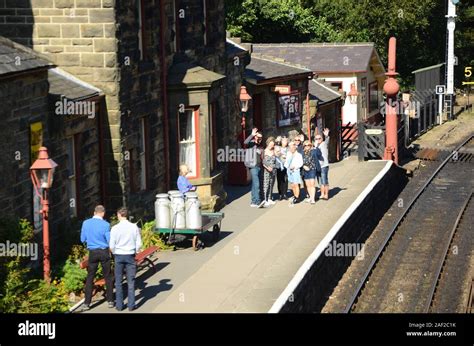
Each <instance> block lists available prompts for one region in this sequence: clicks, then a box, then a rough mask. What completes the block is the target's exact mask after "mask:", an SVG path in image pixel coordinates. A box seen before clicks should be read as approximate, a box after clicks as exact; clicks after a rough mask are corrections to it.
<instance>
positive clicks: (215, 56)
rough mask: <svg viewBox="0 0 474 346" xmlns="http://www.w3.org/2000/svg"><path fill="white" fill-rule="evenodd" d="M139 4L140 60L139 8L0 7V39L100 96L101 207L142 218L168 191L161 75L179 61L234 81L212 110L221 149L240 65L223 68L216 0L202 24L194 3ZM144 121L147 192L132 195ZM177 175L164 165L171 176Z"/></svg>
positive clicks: (79, 0) (72, 2)
mask: <svg viewBox="0 0 474 346" xmlns="http://www.w3.org/2000/svg"><path fill="white" fill-rule="evenodd" d="M141 3H142V5H143V6H144V9H143V20H142V23H143V26H144V28H145V31H144V34H143V35H142V38H141V39H142V42H144V45H145V48H146V54H144V58H143V59H141V58H140V50H139V35H140V30H139V8H138V1H137V0H120V1H118V0H1V1H0V35H2V36H5V37H8V38H10V39H12V40H14V41H17V42H20V43H23V44H26V45H27V46H30V47H32V48H33V49H35V50H37V51H39V52H41V53H44V54H45V55H46V56H47V57H48V58H49V59H50V60H51V61H52V62H54V63H55V64H57V65H58V66H59V67H61V68H62V69H64V70H66V71H67V72H69V73H71V74H73V75H74V76H76V77H77V78H79V79H81V80H83V81H85V82H88V83H90V84H92V85H94V86H95V87H97V88H99V89H101V90H102V92H103V93H104V95H105V104H104V106H103V107H102V111H103V112H104V116H103V117H102V118H101V123H100V124H98V125H97V126H99V125H100V126H101V127H103V128H104V131H106V132H107V135H106V136H104V138H103V147H104V152H105V153H104V155H103V159H104V161H105V171H104V175H105V176H104V179H103V181H104V182H105V186H104V188H105V195H106V196H107V200H106V201H104V202H105V204H106V207H107V209H115V208H116V207H118V206H120V205H128V206H129V207H130V208H131V209H132V210H134V211H135V212H136V213H137V214H146V213H152V212H153V200H154V195H155V193H156V192H157V191H164V190H166V188H167V186H166V181H165V176H166V172H165V170H166V169H167V164H168V165H169V163H167V162H165V157H166V155H165V151H166V150H169V148H167V147H166V143H165V133H164V131H165V128H164V123H165V119H164V112H163V97H164V96H163V91H164V90H163V83H164V81H163V80H162V79H163V78H162V77H163V74H164V73H165V72H166V71H167V70H168V69H169V68H170V66H171V65H172V64H173V63H174V62H177V61H178V62H179V61H180V60H182V59H193V60H195V61H197V62H198V64H199V65H201V66H203V67H204V68H206V69H208V70H211V71H214V72H217V73H221V74H225V73H227V72H230V74H231V75H232V77H231V78H229V79H227V80H226V86H225V87H224V88H223V92H222V95H221V97H219V99H218V103H217V105H218V109H219V110H218V113H219V117H218V120H217V124H218V134H219V145H223V144H224V143H229V142H232V141H233V138H234V137H235V134H234V133H233V131H234V128H235V127H236V122H235V118H236V117H235V116H236V111H235V110H234V109H233V107H229V104H233V103H234V102H235V101H234V98H235V96H236V95H238V87H239V86H240V81H241V74H242V71H243V68H244V66H239V67H238V68H232V69H230V68H228V63H229V61H228V57H227V56H226V52H225V42H226V41H225V36H226V35H225V13H224V0H208V1H207V8H208V11H207V21H204V17H203V9H202V4H203V3H202V1H195V0H179V1H176V2H175V1H173V0H163V1H160V0H146V1H142V2H141ZM174 3H176V6H174ZM162 5H163V8H164V11H165V14H164V17H165V20H164V22H163V23H162V22H161V15H162V13H161V6H162ZM180 10H183V11H184V12H183V13H184V17H183V18H180V17H179V14H180V13H181V12H180ZM174 11H176V12H174ZM174 18H177V19H176V20H177V23H174ZM175 24H178V25H175ZM176 27H178V29H176ZM204 27H206V28H207V34H206V40H207V42H206V44H204ZM162 31H163V32H162ZM142 33H143V32H142ZM162 34H163V37H164V41H165V42H164V43H163V47H161V42H160V38H161V35H162ZM176 36H177V37H178V42H179V44H177V45H175V40H174V38H175V37H176ZM162 49H164V56H165V58H164V60H165V61H164V62H163V61H161V52H162ZM163 63H164V64H163ZM163 65H164V69H163V68H162V67H163ZM239 74H240V75H239ZM237 83H238V85H237ZM231 101H232V102H231ZM230 102H231V103H230ZM143 117H146V119H147V120H146V123H147V133H148V142H147V145H146V147H147V154H146V155H147V163H148V165H147V169H148V186H147V189H146V190H144V191H140V189H138V190H137V188H136V184H137V181H138V180H139V172H140V170H141V167H140V162H139V159H138V155H139V149H138V148H139V146H140V136H139V132H140V131H139V126H140V119H141V118H143ZM170 126H172V124H170ZM221 130H222V132H221ZM221 133H222V135H221ZM170 141H171V142H172V139H170ZM176 168H177V167H168V169H169V170H171V171H173V170H174V169H176ZM96 183H97V184H100V183H101V182H96Z"/></svg>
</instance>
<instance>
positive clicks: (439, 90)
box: [436, 85, 446, 95]
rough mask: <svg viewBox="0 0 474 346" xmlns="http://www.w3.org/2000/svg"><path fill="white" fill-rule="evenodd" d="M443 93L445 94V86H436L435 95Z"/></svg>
mask: <svg viewBox="0 0 474 346" xmlns="http://www.w3.org/2000/svg"><path fill="white" fill-rule="evenodd" d="M445 92H446V85H437V86H436V95H444V93H445Z"/></svg>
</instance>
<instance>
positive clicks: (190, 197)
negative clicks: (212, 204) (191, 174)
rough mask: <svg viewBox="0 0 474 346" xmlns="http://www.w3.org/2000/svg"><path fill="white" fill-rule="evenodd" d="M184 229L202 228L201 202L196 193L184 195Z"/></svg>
mask: <svg viewBox="0 0 474 346" xmlns="http://www.w3.org/2000/svg"><path fill="white" fill-rule="evenodd" d="M186 198H187V199H186V228H192V229H198V228H201V227H202V217H201V202H200V201H199V199H198V194H197V193H196V192H188V193H186Z"/></svg>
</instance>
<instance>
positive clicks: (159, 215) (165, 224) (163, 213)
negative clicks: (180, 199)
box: [155, 193, 171, 228]
mask: <svg viewBox="0 0 474 346" xmlns="http://www.w3.org/2000/svg"><path fill="white" fill-rule="evenodd" d="M155 223H156V227H157V228H170V225H171V219H170V200H169V199H168V194H167V193H159V194H157V195H156V201H155Z"/></svg>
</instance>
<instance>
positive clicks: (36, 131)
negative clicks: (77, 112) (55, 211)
mask: <svg viewBox="0 0 474 346" xmlns="http://www.w3.org/2000/svg"><path fill="white" fill-rule="evenodd" d="M42 145H43V125H42V123H41V122H36V123H32V124H30V166H31V165H32V164H33V162H35V161H36V159H37V158H38V154H39V148H40V147H41V146H42ZM40 210H41V199H40V197H39V196H38V195H37V194H36V191H35V190H34V189H33V227H34V229H35V231H36V232H39V231H41V230H42V229H43V222H42V219H41V214H40V213H39V212H40Z"/></svg>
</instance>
